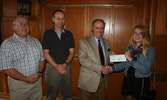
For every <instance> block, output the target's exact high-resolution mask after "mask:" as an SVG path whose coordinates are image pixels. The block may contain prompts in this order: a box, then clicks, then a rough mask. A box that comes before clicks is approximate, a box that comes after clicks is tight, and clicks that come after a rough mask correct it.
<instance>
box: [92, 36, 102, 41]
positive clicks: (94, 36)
mask: <svg viewBox="0 0 167 100" xmlns="http://www.w3.org/2000/svg"><path fill="white" fill-rule="evenodd" d="M94 38H95V40H96V42H98V40H99V39H98V38H96V37H95V36H94ZM101 40H102V38H100V41H101Z"/></svg>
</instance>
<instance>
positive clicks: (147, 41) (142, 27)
mask: <svg viewBox="0 0 167 100" xmlns="http://www.w3.org/2000/svg"><path fill="white" fill-rule="evenodd" d="M135 29H140V30H141V33H140V34H141V35H142V37H143V41H142V44H143V55H144V57H146V56H147V49H148V48H150V47H151V44H150V38H151V37H150V33H149V30H148V27H146V26H145V25H141V24H139V25H136V26H135V27H134V28H133V31H132V36H131V38H130V40H129V44H128V46H132V47H133V48H137V44H136V42H135V41H134V32H135Z"/></svg>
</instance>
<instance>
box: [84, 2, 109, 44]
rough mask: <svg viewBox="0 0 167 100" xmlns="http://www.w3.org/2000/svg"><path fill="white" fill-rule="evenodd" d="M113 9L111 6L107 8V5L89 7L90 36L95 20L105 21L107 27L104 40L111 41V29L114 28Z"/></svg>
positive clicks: (88, 23) (88, 24)
mask: <svg viewBox="0 0 167 100" xmlns="http://www.w3.org/2000/svg"><path fill="white" fill-rule="evenodd" d="M111 8H112V7H111V6H105V5H101V6H90V7H89V10H88V20H87V29H88V30H89V34H87V36H88V35H90V34H92V33H91V24H92V21H93V20H95V19H103V20H104V21H105V23H106V26H105V31H104V36H103V37H104V38H106V39H107V40H110V41H111V39H110V33H111V32H110V31H111V30H110V28H112V25H111V21H112V20H111V19H112V17H111V10H112V9H111Z"/></svg>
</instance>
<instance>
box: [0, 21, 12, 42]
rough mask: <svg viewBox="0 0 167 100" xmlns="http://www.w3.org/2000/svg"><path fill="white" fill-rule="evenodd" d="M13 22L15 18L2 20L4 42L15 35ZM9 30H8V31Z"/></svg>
mask: <svg viewBox="0 0 167 100" xmlns="http://www.w3.org/2000/svg"><path fill="white" fill-rule="evenodd" d="M13 20H14V18H9V19H8V18H7V19H4V20H2V24H1V25H2V34H1V38H2V41H4V40H5V39H7V38H9V37H10V36H12V35H13V33H14V32H13V28H12V26H13ZM6 28H7V29H6Z"/></svg>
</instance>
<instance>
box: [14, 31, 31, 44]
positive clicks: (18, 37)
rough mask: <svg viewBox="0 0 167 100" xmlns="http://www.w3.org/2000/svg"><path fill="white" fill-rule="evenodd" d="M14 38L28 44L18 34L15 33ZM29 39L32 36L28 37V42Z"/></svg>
mask: <svg viewBox="0 0 167 100" xmlns="http://www.w3.org/2000/svg"><path fill="white" fill-rule="evenodd" d="M14 37H15V38H16V39H17V40H19V41H21V42H26V41H25V40H24V39H23V38H21V37H20V36H18V35H17V34H16V33H14ZM29 38H30V36H29V35H27V41H28V40H29Z"/></svg>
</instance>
